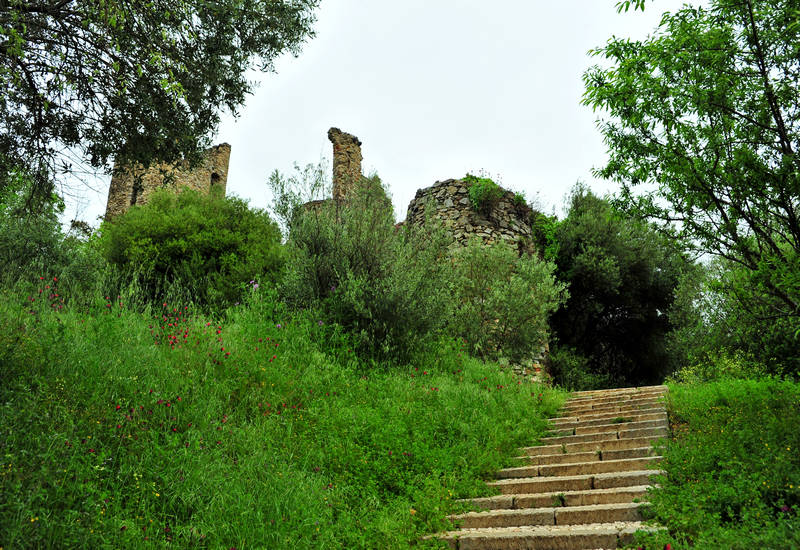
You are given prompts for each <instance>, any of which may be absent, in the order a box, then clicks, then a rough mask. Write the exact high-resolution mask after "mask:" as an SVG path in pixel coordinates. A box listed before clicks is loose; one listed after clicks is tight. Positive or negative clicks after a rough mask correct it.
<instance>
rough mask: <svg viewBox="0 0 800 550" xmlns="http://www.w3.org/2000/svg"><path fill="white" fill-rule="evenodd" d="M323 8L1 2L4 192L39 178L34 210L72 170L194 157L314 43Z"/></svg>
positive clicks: (260, 3)
mask: <svg viewBox="0 0 800 550" xmlns="http://www.w3.org/2000/svg"><path fill="white" fill-rule="evenodd" d="M317 4H318V0H254V1H247V2H242V1H239V0H222V1H217V2H200V1H196V0H164V1H159V2H129V1H122V2H108V1H106V0H89V1H81V2H79V1H76V0H59V1H55V0H52V1H51V0H34V1H28V0H24V1H23V0H9V1H7V2H2V3H0V88H2V89H3V94H2V96H0V185H4V181H5V180H6V179H7V177H8V174H10V173H12V171H14V170H17V171H23V172H27V173H28V174H29V175H30V176H31V177H33V178H34V183H35V185H34V187H33V190H32V191H33V193H32V197H31V198H32V199H34V200H32V204H35V203H36V202H37V201H38V200H40V199H46V198H47V197H48V196H49V194H50V192H51V190H52V188H53V185H54V183H55V181H56V180H58V179H60V181H61V182H62V183H63V182H64V181H65V178H66V176H65V174H66V173H72V174H75V173H77V171H78V169H76V167H75V166H74V165H75V163H78V164H80V165H83V164H85V165H88V166H91V167H94V168H106V167H107V165H108V163H109V161H110V159H112V158H113V159H114V160H116V161H117V162H122V163H125V164H131V163H141V164H143V165H149V164H151V162H152V161H154V160H162V161H172V160H176V159H179V158H183V157H185V156H188V157H189V158H196V156H197V154H198V153H199V151H201V150H202V149H203V148H204V147H205V146H207V144H208V143H207V138H208V135H209V134H210V133H211V132H212V131H213V130H214V129H215V128H216V126H217V124H218V122H219V113H220V109H221V108H226V109H228V110H230V111H231V112H234V113H235V112H236V109H237V108H238V107H239V106H240V105H241V104H242V103H243V102H244V99H245V96H246V95H247V94H248V93H249V92H250V91H251V90H252V86H253V83H252V82H250V81H248V80H247V79H246V72H247V71H248V70H249V69H251V68H253V67H255V66H257V67H258V68H259V69H261V70H271V69H273V62H274V60H275V58H276V57H277V56H278V55H280V54H281V53H284V52H287V51H288V52H291V53H295V54H296V53H297V52H298V49H299V46H300V44H301V43H302V42H303V40H304V39H305V38H306V37H308V36H310V35H311V34H312V32H311V24H312V23H313V19H314V18H313V11H312V10H313V8H314V7H315V6H316V5H317Z"/></svg>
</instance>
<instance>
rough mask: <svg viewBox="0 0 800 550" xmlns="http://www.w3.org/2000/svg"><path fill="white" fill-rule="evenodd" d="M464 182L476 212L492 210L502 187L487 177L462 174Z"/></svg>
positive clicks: (501, 194)
mask: <svg viewBox="0 0 800 550" xmlns="http://www.w3.org/2000/svg"><path fill="white" fill-rule="evenodd" d="M464 182H466V184H467V185H468V186H469V200H470V203H471V204H472V208H473V209H474V210H475V211H476V212H480V213H482V214H484V215H487V214H488V213H489V212H491V211H492V208H494V205H495V204H497V201H499V200H500V199H501V198H502V196H503V189H502V188H501V187H500V186H499V185H497V184H496V183H495V182H494V180H492V179H491V178H487V177H478V176H473V175H472V174H467V175H466V176H464Z"/></svg>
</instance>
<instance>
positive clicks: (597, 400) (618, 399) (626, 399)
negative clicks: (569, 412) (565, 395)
mask: <svg viewBox="0 0 800 550" xmlns="http://www.w3.org/2000/svg"><path fill="white" fill-rule="evenodd" d="M665 395H666V392H658V393H640V394H635V395H620V396H611V397H587V398H582V399H567V400H566V401H565V402H564V405H565V406H566V407H588V406H594V405H605V404H608V403H619V404H623V403H635V402H637V401H644V400H647V399H661V398H663V397H664V396H665Z"/></svg>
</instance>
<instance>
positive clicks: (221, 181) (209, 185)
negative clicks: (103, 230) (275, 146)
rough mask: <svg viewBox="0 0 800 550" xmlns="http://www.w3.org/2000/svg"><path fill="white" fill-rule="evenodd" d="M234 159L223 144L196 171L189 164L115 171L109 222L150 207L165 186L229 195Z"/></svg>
mask: <svg viewBox="0 0 800 550" xmlns="http://www.w3.org/2000/svg"><path fill="white" fill-rule="evenodd" d="M230 157H231V146H230V145H228V144H227V143H223V144H220V145H215V146H214V147H211V148H210V149H207V150H206V151H205V153H204V157H203V160H202V162H201V164H200V165H199V166H197V167H195V168H194V169H192V168H190V167H189V164H188V163H187V162H186V161H184V162H180V163H178V164H176V165H168V164H158V165H156V166H151V167H150V168H147V169H144V168H141V167H138V168H136V169H134V170H124V169H123V170H120V171H119V172H118V171H117V170H116V167H115V170H114V171H115V174H114V176H113V177H112V178H111V186H110V187H109V189H108V202H107V203H106V215H105V219H106V220H109V219H112V218H113V217H114V216H118V215H120V214H122V213H124V212H126V211H127V210H128V209H129V208H130V207H131V206H134V205H142V204H146V203H147V200H148V198H149V197H150V195H152V194H153V192H154V191H155V190H157V189H161V188H163V187H165V186H170V187H172V188H175V189H179V188H187V187H188V188H190V189H195V190H197V191H200V192H202V193H209V192H211V190H212V189H215V190H216V189H219V190H220V191H221V192H222V194H225V186H226V185H227V183H228V163H229V162H230ZM116 172H118V173H116Z"/></svg>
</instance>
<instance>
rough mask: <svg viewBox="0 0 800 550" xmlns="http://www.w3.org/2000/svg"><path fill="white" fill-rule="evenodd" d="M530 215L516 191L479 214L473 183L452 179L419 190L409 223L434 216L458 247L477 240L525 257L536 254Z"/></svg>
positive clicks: (408, 219)
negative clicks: (474, 204)
mask: <svg viewBox="0 0 800 550" xmlns="http://www.w3.org/2000/svg"><path fill="white" fill-rule="evenodd" d="M530 212H531V210H530V208H529V207H528V206H527V205H526V204H518V203H517V201H516V200H515V194H514V193H513V192H511V191H505V190H504V192H503V195H502V196H501V197H500V199H499V200H498V201H497V202H496V203H494V205H493V206H492V208H491V210H490V211H489V212H488V213H482V212H476V211H475V209H474V208H473V207H472V203H471V201H470V198H469V184H468V183H466V182H465V181H464V180H455V179H449V180H445V181H437V182H436V183H434V184H433V185H432V186H430V187H426V188H425V189H420V190H419V191H417V194H416V196H415V197H414V199H413V200H412V201H411V203H410V204H409V205H408V213H407V214H406V221H405V223H407V224H408V225H410V226H415V225H422V224H423V223H425V220H426V218H427V217H428V216H431V217H433V218H434V219H436V220H438V221H440V222H441V223H442V224H443V225H444V227H445V228H446V229H447V231H448V232H449V233H450V234H451V235H452V237H453V245H454V246H466V245H467V243H468V242H469V240H470V239H472V238H475V237H477V238H479V239H481V241H483V242H484V243H485V244H495V243H498V242H505V243H507V244H510V245H511V246H513V247H515V248H516V249H517V251H518V252H519V253H520V254H522V253H524V252H528V253H532V252H533V251H534V249H533V244H532V234H531V222H530Z"/></svg>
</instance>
